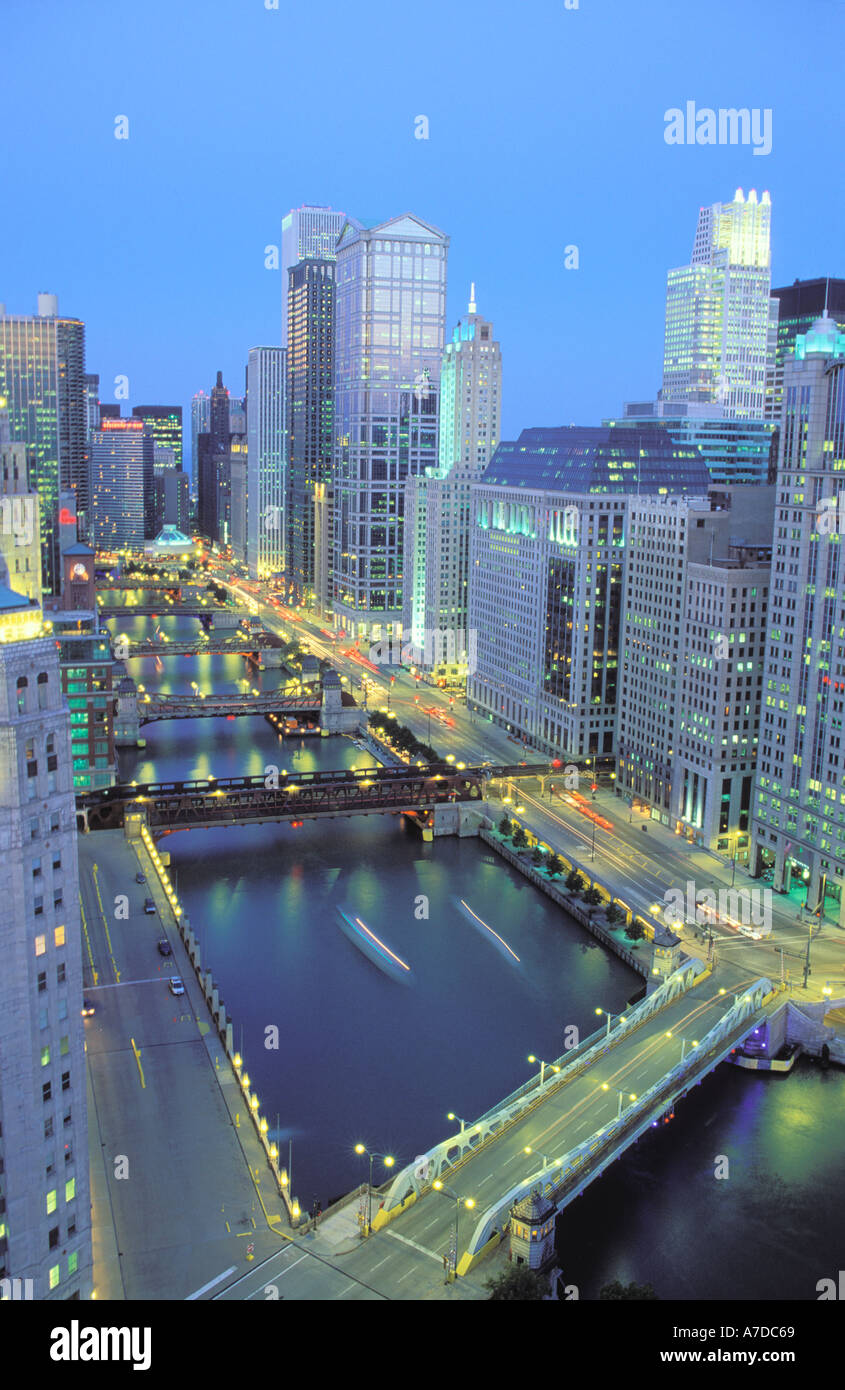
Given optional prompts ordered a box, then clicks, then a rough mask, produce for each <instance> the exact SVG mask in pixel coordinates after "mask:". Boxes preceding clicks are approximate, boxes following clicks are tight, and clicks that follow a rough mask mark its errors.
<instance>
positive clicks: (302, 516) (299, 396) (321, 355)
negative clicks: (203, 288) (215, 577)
mask: <svg viewBox="0 0 845 1390" xmlns="http://www.w3.org/2000/svg"><path fill="white" fill-rule="evenodd" d="M334 277H335V264H334V257H332V259H331V260H302V261H299V262H298V263H297V264H296V265H295V266H292V267H291V269H290V272H289V289H288V300H289V312H288V342H287V349H288V352H287V432H288V459H287V494H288V495H287V504H286V509H285V510H286V517H285V527H286V532H287V545H286V550H287V563H286V571H287V578H288V585H289V597H290V598H291V600H292V601H293V602H294V603H298V604H299V603H306V604H307V605H308V606H310V605H311V604H313V602H314V550H315V539H314V527H315V501H314V489H315V487H316V486H317V485H318V484H319V483H328V482H329V481H330V479H331V470H332V365H333V361H334V299H335V278H334Z"/></svg>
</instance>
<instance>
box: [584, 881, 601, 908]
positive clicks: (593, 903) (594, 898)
mask: <svg viewBox="0 0 845 1390" xmlns="http://www.w3.org/2000/svg"><path fill="white" fill-rule="evenodd" d="M584 902H585V903H589V905H590V907H598V905H599V903H600V902H601V893H600V892H599V890H598V888H596V886H595V884H590V887H589V888H588V889H587V891H586V893H585V894H584Z"/></svg>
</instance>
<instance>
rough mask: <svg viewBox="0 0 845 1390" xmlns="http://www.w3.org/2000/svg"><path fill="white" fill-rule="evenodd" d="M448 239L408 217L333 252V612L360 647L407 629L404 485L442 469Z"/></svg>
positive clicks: (351, 233)
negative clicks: (361, 642) (439, 439)
mask: <svg viewBox="0 0 845 1390" xmlns="http://www.w3.org/2000/svg"><path fill="white" fill-rule="evenodd" d="M448 247H449V238H448V237H447V236H445V235H444V234H443V232H441V231H439V230H438V228H437V227H433V226H431V225H430V224H429V223H426V222H423V221H422V220H421V219H420V218H418V217H414V216H412V215H411V214H410V213H405V214H404V215H402V216H400V217H396V218H393V219H392V220H391V221H389V222H385V223H382V224H381V225H380V226H378V227H373V228H372V229H371V230H369V231H367V230H366V229H365V228H364V227H362V226H361V225H360V224H359V223H356V222H353V221H351V220H349V221H347V223H346V225H345V227H344V230H343V234H342V236H341V239H340V241H339V242H338V250H337V291H336V300H335V364H334V368H335V370H334V381H335V385H334V392H335V398H334V459H333V475H334V523H333V529H334V555H333V578H332V588H333V596H332V607H333V609H334V613H335V618H336V620H337V621H338V622H339V623H340V624H341V625H342V626H343V627H344V629H345V630H346V631H347V632H349V633H350V634H351V635H352V636H353V637H355V638H358V637H359V636H369V637H370V639H371V640H372V641H378V640H379V639H381V638H384V637H389V636H394V635H397V633H398V630H399V628H400V627H401V621H402V584H403V568H402V539H403V536H402V531H403V515H404V500H405V482H406V480H407V479H408V478H409V477H410V476H412V475H414V474H417V475H418V474H421V473H423V472H424V471H425V469H426V468H434V467H435V466H436V464H437V404H438V394H439V385H440V363H441V358H442V355H443V333H444V322H445V311H446V258H447V254H448Z"/></svg>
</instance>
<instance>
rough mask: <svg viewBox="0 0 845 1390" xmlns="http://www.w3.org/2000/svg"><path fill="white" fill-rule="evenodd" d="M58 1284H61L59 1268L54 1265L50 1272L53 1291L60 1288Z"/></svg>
mask: <svg viewBox="0 0 845 1390" xmlns="http://www.w3.org/2000/svg"><path fill="white" fill-rule="evenodd" d="M58 1284H59V1266H58V1265H53V1267H52V1268H51V1270H50V1288H51V1289H55V1288H58Z"/></svg>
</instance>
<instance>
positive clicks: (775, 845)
mask: <svg viewBox="0 0 845 1390" xmlns="http://www.w3.org/2000/svg"><path fill="white" fill-rule="evenodd" d="M844 470H845V333H843V332H842V331H841V330H840V329H839V327H838V326H837V324H836V323H835V321H834V320H833V319H831V318H830V317H827V318H822V319H820V320H818V321H817V322H816V323H815V324H814V325H813V327H812V328H811V329H810V331H809V332H808V333H806V334H799V335H798V337H797V338H796V341H795V350H794V353H793V356H792V357H791V358H788V359H787V361H786V362H785V365H784V381H783V415H782V418H781V442H780V456H779V460H778V473H777V484H776V488H777V493H776V505H775V529H774V553H773V560H772V589H771V601H770V612H769V625H768V630H767V636H766V658H765V670H764V679H763V701H764V703H763V713H762V723H761V728H760V752H759V758H758V770H757V781H756V786H755V792H754V807H753V826H752V829H753V842H752V847H753V868H754V871H755V872H759V871H761V870H762V869H763V868H764V867H766V866H768V867H770V868H771V869H772V871H773V875H774V887H775V889H776V890H778V889H779V890H782V891H785V892H790V891H791V890H792V889H793V887H794V885H795V884H798V885H800V888H801V898H802V901H803V902H805V903H806V906H807V907H808V908H809V909H810V910H811V911H813V912H815V911H822V912H823V913H824V914H825V915H827V916H832V917H834V919H836V920H838V921H839V923H840V925H843V926H845V892H843V882H845V790H843V788H845V752H843V748H842V746H841V745H842V723H843V716H845V546H843V534H845V488H843V487H842V483H841V477H842V474H843V471H844ZM805 895H806V896H805Z"/></svg>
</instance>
